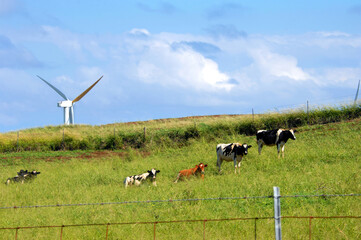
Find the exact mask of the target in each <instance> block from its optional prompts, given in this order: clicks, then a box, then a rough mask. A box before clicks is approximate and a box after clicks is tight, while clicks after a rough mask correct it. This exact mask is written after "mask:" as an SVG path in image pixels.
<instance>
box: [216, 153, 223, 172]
mask: <svg viewBox="0 0 361 240" xmlns="http://www.w3.org/2000/svg"><path fill="white" fill-rule="evenodd" d="M222 161H223V160H222V159H221V158H220V157H219V156H217V166H218V169H219V172H221V165H222Z"/></svg>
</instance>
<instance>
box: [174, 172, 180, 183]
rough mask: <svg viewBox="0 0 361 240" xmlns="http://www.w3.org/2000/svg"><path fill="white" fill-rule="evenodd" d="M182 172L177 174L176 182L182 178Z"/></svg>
mask: <svg viewBox="0 0 361 240" xmlns="http://www.w3.org/2000/svg"><path fill="white" fill-rule="evenodd" d="M180 175H181V174H180V173H178V175H177V178H176V179H175V181H174V183H177V182H178V180H179V178H180Z"/></svg>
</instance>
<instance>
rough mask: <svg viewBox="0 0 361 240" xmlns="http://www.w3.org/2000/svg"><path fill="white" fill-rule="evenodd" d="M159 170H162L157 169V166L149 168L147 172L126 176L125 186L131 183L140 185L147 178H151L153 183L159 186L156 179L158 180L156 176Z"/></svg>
mask: <svg viewBox="0 0 361 240" xmlns="http://www.w3.org/2000/svg"><path fill="white" fill-rule="evenodd" d="M159 172H160V170H156V169H155V168H152V169H151V170H148V171H147V172H146V173H142V174H139V175H133V176H129V177H126V178H125V179H124V186H125V187H126V188H127V187H128V186H130V185H135V186H139V185H140V184H141V183H142V182H145V181H146V180H151V181H152V183H153V185H154V186H157V182H156V181H155V180H156V179H155V176H156V175H157V173H159Z"/></svg>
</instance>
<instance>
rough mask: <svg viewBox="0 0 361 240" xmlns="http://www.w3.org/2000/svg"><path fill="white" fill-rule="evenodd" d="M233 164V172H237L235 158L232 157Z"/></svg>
mask: <svg viewBox="0 0 361 240" xmlns="http://www.w3.org/2000/svg"><path fill="white" fill-rule="evenodd" d="M233 164H234V173H235V174H237V158H236V157H235V158H233Z"/></svg>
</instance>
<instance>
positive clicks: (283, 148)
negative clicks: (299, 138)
mask: <svg viewBox="0 0 361 240" xmlns="http://www.w3.org/2000/svg"><path fill="white" fill-rule="evenodd" d="M281 146H282V148H281V149H282V158H285V144H282V145H281Z"/></svg>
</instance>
